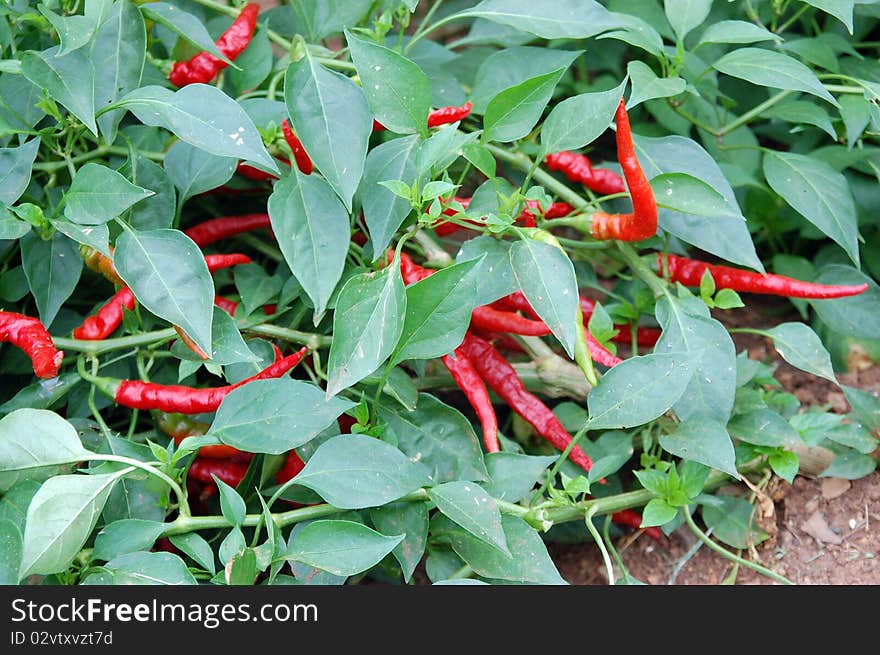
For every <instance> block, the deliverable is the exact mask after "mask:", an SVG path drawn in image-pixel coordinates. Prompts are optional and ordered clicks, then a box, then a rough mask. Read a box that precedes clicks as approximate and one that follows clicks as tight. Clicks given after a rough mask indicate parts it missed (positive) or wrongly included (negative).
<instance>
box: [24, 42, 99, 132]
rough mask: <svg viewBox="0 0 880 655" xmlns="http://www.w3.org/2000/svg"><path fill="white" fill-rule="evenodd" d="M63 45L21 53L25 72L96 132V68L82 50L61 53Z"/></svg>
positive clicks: (37, 84) (25, 74) (32, 80)
mask: <svg viewBox="0 0 880 655" xmlns="http://www.w3.org/2000/svg"><path fill="white" fill-rule="evenodd" d="M58 51H59V46H53V47H51V48H49V49H48V50H43V51H42V52H34V51H31V50H29V51H27V52H23V53H21V72H22V74H23V75H24V76H25V77H26V78H27V79H29V80H30V81H31V82H33V83H34V84H35V85H36V86H38V87H41V88H43V89H44V90H45V91H46V92H47V93H48V94H49V95H50V96H51V97H52V98H53V99H54V100H55V101H56V102H58V103H59V104H60V105H63V106H64V107H65V108H66V109H67V110H68V111H69V112H70V113H71V114H73V115H74V116H76V117H77V118H78V119H79V120H80V121H82V123H83V125H85V126H86V127H87V128H89V130H90V131H91V133H92V134H94V135H95V136H97V135H98V126H97V124H96V123H95V68H94V65H93V63H92V61H91V60H90V59H89V57H88V56H87V55H86V54H84V53H83V51H82V50H74V51H73V52H69V53H68V54H66V55H63V56H59V55H58Z"/></svg>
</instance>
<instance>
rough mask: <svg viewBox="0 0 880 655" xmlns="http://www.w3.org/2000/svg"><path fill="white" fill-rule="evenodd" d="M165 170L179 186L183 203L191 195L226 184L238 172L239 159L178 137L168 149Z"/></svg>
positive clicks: (179, 195)
mask: <svg viewBox="0 0 880 655" xmlns="http://www.w3.org/2000/svg"><path fill="white" fill-rule="evenodd" d="M164 164H165V172H166V173H167V175H168V177H169V178H170V179H171V181H172V182H173V183H174V186H175V187H177V190H178V191H179V193H178V198H179V201H178V202H180V204H181V205H182V204H183V203H184V202H186V201H187V200H188V199H189V198H191V197H193V196H195V195H198V194H200V193H203V192H205V191H210V190H211V189H216V188H217V187H219V186H221V185H223V184H226V183H227V182H228V181H229V180H230V179H231V178H232V175H233V174H234V173H235V167H236V164H238V160H237V159H235V158H234V157H220V156H218V155H213V154H211V153H210V152H207V151H205V150H203V149H202V148H199V147H197V146H194V145H191V144H189V143H187V142H186V141H178V142H177V143H175V144H174V145H173V146H171V147H170V148H169V149H168V152H167V153H165V161H164Z"/></svg>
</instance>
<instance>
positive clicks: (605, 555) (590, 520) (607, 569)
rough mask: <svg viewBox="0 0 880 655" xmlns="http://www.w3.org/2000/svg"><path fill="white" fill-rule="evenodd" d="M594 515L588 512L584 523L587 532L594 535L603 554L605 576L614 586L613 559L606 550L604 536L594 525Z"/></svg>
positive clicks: (592, 512)
mask: <svg viewBox="0 0 880 655" xmlns="http://www.w3.org/2000/svg"><path fill="white" fill-rule="evenodd" d="M593 514H595V511H589V512H587V515H586V516H585V517H584V523H586V525H587V530H589V532H590V534H591V535H593V541H595V542H596V546H597V547H598V548H599V552H600V553H602V561H603V562H605V575H607V576H608V584H609V585H611V586H614V567H613V566H612V565H611V557H610V556H609V555H608V549H607V548H605V542H604V541H603V540H602V535H600V534H599V531H598V530H597V529H596V526H595V525H593Z"/></svg>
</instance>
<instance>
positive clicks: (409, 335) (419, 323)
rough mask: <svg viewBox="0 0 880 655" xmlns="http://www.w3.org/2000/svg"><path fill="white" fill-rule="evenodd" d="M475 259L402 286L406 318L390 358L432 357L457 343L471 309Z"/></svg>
mask: <svg viewBox="0 0 880 655" xmlns="http://www.w3.org/2000/svg"><path fill="white" fill-rule="evenodd" d="M480 261H481V260H479V259H472V260H469V261H465V262H462V263H460V264H454V265H452V266H449V267H447V268H444V269H442V270H439V271H437V272H436V273H434V274H433V275H431V276H429V277H427V278H425V279H424V280H421V281H420V282H417V283H415V284H411V285H410V286H408V287H407V289H406V318H405V319H404V322H403V331H402V332H401V334H400V340H399V341H398V342H397V349H396V351H395V353H394V355H393V356H392V358H391V361H392V362H394V363H396V362H402V361H404V360H406V359H433V358H435V357H440V356H441V355H445V354H447V353H449V352H451V351H452V350H454V349H455V348H457V347H458V346H459V344H461V342H462V340H463V339H464V333H465V331H466V330H467V326H468V324H469V323H470V315H471V312H472V311H473V309H474V306H473V302H474V294H475V290H476V285H475V281H474V275H473V273H474V270H475V267H476V266H477V265H478V264H479V263H480Z"/></svg>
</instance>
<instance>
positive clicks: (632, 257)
mask: <svg viewBox="0 0 880 655" xmlns="http://www.w3.org/2000/svg"><path fill="white" fill-rule="evenodd" d="M616 243H617V249H618V251H620V254H621V255H623V259H624V261H626V263H627V264H629V267H630V268H631V269H632V270H633V273H635V274H636V275H637V276H638V277H639V278H641V280H642V282H644V283H645V284H647V285H648V288H649V289H651V291H653V292H654V297H655V298H659V297H660V296H662V295H665V294H666V293H667V288H666V282H664V281H663V280H662V279H661V278H659V277H657V274H656V273H654V271H652V270H651V267H650V266H648V265H647V264H646V263H645V262H644V261H643V260H642V258H641V257H639V254H638V253H637V252H636V250H635V248H633V247H632V246H631V245H629V244H628V243H624V242H623V241H617V242H616Z"/></svg>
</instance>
